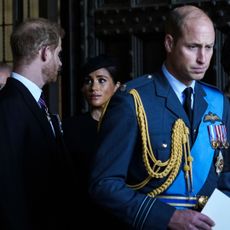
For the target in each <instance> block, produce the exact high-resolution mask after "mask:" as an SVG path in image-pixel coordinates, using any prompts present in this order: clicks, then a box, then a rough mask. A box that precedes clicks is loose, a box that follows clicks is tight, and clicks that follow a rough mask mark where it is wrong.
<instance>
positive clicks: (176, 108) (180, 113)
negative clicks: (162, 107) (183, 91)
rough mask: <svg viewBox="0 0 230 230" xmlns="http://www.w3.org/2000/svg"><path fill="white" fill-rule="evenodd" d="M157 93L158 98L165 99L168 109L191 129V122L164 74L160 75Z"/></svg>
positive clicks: (157, 82)
mask: <svg viewBox="0 0 230 230" xmlns="http://www.w3.org/2000/svg"><path fill="white" fill-rule="evenodd" d="M156 92H157V95H158V96H160V97H164V98H165V101H166V107H167V109H168V110H170V111H171V112H172V113H173V114H174V115H175V116H176V117H178V118H182V119H183V120H184V122H185V123H186V125H187V126H188V127H190V122H189V120H188V117H187V115H186V113H185V111H184V108H183V106H182V105H181V102H180V100H179V99H178V97H177V95H176V93H175V92H174V90H173V89H172V87H171V86H170V84H169V82H168V80H167V78H166V77H165V76H164V75H163V73H160V74H159V75H158V81H156Z"/></svg>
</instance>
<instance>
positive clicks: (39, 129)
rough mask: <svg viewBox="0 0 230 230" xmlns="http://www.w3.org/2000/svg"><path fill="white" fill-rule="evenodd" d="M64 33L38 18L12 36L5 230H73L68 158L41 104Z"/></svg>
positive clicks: (0, 105) (1, 104) (1, 175)
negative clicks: (71, 224) (69, 217)
mask: <svg viewBox="0 0 230 230" xmlns="http://www.w3.org/2000/svg"><path fill="white" fill-rule="evenodd" d="M63 34H64V31H63V30H62V29H61V28H60V27H59V26H58V25H57V24H55V23H52V22H50V21H49V20H47V19H42V18H38V19H29V20H27V21H25V22H23V23H21V24H20V25H18V26H17V27H16V28H15V30H14V31H13V33H12V35H11V47H12V53H13V73H12V77H11V78H9V79H8V81H7V84H6V85H5V87H4V88H3V90H1V95H0V111H1V112H0V229H3V230H5V229H7V230H8V229H9V230H35V229H36V230H44V229H49V230H51V229H70V226H68V224H70V223H69V222H68V220H67V219H66V218H67V217H68V216H67V213H69V210H68V208H69V209H70V206H69V204H68V203H66V202H68V201H69V198H70V192H69V191H68V190H69V189H70V188H71V186H72V185H71V184H70V183H69V180H70V179H72V177H71V176H72V174H71V172H70V170H69V169H70V167H69V159H68V156H67V153H66V152H65V148H64V145H63V143H62V140H61V130H60V128H59V125H58V124H55V123H53V122H52V121H51V117H52V116H51V115H50V114H49V111H48V110H47V108H45V111H44V110H43V108H42V104H41V103H40V102H41V101H40V100H41V98H40V97H41V95H42V93H43V92H42V88H43V86H44V85H46V84H48V83H51V82H54V81H56V79H57V76H58V71H59V70H60V67H61V64H62V63H61V61H60V59H59V53H60V51H61V38H62V36H63ZM43 102H44V98H43ZM67 174H68V175H67ZM66 191H67V192H68V193H69V194H68V195H67V196H66Z"/></svg>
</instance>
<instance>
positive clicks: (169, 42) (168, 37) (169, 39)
mask: <svg viewBox="0 0 230 230" xmlns="http://www.w3.org/2000/svg"><path fill="white" fill-rule="evenodd" d="M173 45H174V39H173V37H172V35H170V34H166V35H165V49H166V51H167V53H171V51H172V49H173Z"/></svg>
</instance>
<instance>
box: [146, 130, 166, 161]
mask: <svg viewBox="0 0 230 230" xmlns="http://www.w3.org/2000/svg"><path fill="white" fill-rule="evenodd" d="M150 141H151V147H152V150H153V154H154V156H155V158H156V159H157V160H160V161H162V162H165V161H167V160H168V159H169V158H170V154H171V142H170V137H168V134H164V133H161V134H159V133H158V134H154V133H150Z"/></svg>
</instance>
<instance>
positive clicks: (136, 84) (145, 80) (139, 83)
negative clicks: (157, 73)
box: [119, 74, 153, 92]
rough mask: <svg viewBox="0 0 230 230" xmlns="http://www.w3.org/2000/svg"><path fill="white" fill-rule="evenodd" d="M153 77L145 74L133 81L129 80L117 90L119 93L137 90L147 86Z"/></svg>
mask: <svg viewBox="0 0 230 230" xmlns="http://www.w3.org/2000/svg"><path fill="white" fill-rule="evenodd" d="M152 78H153V75H151V74H145V75H142V76H140V77H137V78H135V79H133V80H130V81H128V82H126V83H124V84H122V85H121V86H120V88H119V91H120V92H129V91H130V90H131V89H138V88H141V87H143V86H145V85H146V84H149V83H150V82H152Z"/></svg>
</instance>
